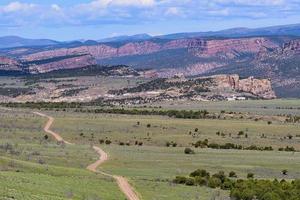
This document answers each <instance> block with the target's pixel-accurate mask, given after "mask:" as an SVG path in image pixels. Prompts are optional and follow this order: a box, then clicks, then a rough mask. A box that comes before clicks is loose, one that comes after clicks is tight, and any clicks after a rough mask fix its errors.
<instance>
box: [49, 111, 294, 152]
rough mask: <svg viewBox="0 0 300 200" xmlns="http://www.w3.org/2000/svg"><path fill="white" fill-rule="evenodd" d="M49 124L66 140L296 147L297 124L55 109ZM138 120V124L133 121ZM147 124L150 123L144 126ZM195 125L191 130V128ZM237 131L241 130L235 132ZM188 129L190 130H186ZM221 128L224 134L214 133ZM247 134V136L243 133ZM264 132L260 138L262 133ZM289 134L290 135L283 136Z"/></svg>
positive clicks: (158, 144)
mask: <svg viewBox="0 0 300 200" xmlns="http://www.w3.org/2000/svg"><path fill="white" fill-rule="evenodd" d="M50 115H53V116H55V117H56V119H57V121H56V123H55V124H54V126H53V129H55V130H56V131H58V132H62V133H64V135H65V137H66V138H67V139H69V140H71V141H72V140H76V141H77V140H78V142H83V143H85V142H95V141H96V142H97V141H99V140H100V139H106V138H108V139H110V140H112V141H113V142H115V143H118V142H127V141H129V142H131V143H133V142H134V141H136V140H138V141H143V142H144V144H146V145H152V146H165V144H166V142H171V141H173V142H176V143H177V144H178V146H191V143H195V142H196V141H198V140H204V139H208V140H209V141H211V142H216V143H222V144H225V143H227V142H231V143H235V144H241V145H244V146H250V145H252V144H254V145H259V146H269V145H272V146H273V147H274V148H277V149H278V148H279V147H286V146H294V147H295V148H297V149H299V150H300V137H299V129H300V124H299V123H296V124H292V123H281V122H273V123H272V124H270V125H268V123H267V122H266V121H257V122H256V121H253V120H215V119H174V118H169V117H164V116H135V115H114V114H84V113H59V112H57V113H55V112H50ZM137 122H139V125H138V124H137ZM149 124H150V127H147V126H148V125H149ZM196 128H197V129H198V131H197V132H195V129H196ZM240 131H243V132H244V135H243V136H239V135H238V133H239V132H240ZM190 132H191V133H190ZM216 132H223V133H224V135H223V136H222V135H220V136H218V135H216ZM246 134H247V138H246V137H245V135H246ZM263 135H264V136H265V137H263V138H262V136H263ZM288 135H292V136H293V139H289V138H287V136H288Z"/></svg>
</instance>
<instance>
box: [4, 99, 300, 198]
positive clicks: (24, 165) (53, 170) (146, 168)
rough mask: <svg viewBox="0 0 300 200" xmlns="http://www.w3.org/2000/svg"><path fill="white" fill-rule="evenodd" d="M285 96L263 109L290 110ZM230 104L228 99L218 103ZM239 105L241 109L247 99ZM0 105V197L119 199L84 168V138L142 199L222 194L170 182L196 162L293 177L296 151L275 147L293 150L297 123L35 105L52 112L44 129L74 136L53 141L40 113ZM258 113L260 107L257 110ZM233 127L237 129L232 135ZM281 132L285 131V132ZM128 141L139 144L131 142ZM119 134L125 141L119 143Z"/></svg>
mask: <svg viewBox="0 0 300 200" xmlns="http://www.w3.org/2000/svg"><path fill="white" fill-rule="evenodd" d="M292 102H294V101H289V102H288V103H283V104H280V107H283V105H285V104H286V106H292V109H286V110H284V109H277V107H278V106H276V103H272V101H270V104H268V105H267V108H268V109H267V110H269V109H270V113H271V114H270V115H273V114H275V113H276V112H286V111H289V112H290V113H293V112H295V113H297V112H298V109H297V108H298V105H297V101H296V103H292ZM264 103H266V102H264ZM214 105H216V104H214ZM226 105H227V104H226ZM254 105H255V106H254ZM278 105H279V104H278ZM220 106H221V105H220ZM227 106H228V105H227ZM253 106H254V107H253V110H252V111H253V113H254V112H258V111H259V110H260V109H259V108H260V107H261V106H264V104H263V103H261V104H260V103H258V102H256V103H253ZM212 107H214V106H213V105H212ZM177 108H178V107H177ZM189 108H191V107H189ZM201 108H202V107H201V105H199V109H201ZM215 108H217V109H218V107H217V106H216V107H215ZM233 108H234V106H233V105H232V106H231V107H230V106H228V109H226V110H228V111H231V109H233ZM236 108H237V107H236ZM195 109H196V108H195ZM209 109H210V108H209V107H208V110H209ZM220 109H221V107H220ZM239 109H241V110H240V111H239V112H248V107H247V108H243V109H242V106H240V108H239ZM255 109H257V111H256V110H255ZM0 111H1V112H0V136H1V142H0V145H1V146H0V147H1V148H0V194H1V195H0V199H11V198H12V197H14V198H15V199H49V200H50V199H51V200H52V199H89V200H90V199H95V200H96V199H112V200H119V199H124V197H123V196H122V193H121V192H120V191H119V190H118V187H117V185H116V183H115V182H114V181H113V180H111V179H110V178H107V177H103V176H102V175H95V174H93V173H90V172H88V171H87V170H86V169H85V168H86V166H87V165H88V164H90V163H92V162H93V161H95V160H96V159H97V155H96V154H95V152H94V151H93V150H92V148H91V145H92V144H96V145H98V146H101V147H102V148H103V149H104V150H105V151H106V152H107V153H108V154H109V156H110V160H109V161H108V162H106V163H104V164H103V166H101V168H102V169H103V170H104V171H106V172H109V173H111V174H116V175H122V176H125V177H127V178H128V179H129V181H130V183H131V184H132V185H133V186H134V187H135V188H136V190H137V191H138V192H139V194H140V195H141V196H142V199H143V200H169V199H172V200H173V199H174V200H183V199H191V200H209V199H220V200H221V199H226V198H227V197H228V192H227V191H222V190H220V189H210V188H207V187H190V186H184V185H176V184H173V183H172V179H174V178H175V176H177V175H183V176H185V175H187V174H189V173H190V172H191V171H193V170H196V169H199V168H201V169H206V170H208V171H210V172H211V173H215V172H218V171H220V170H223V171H225V172H226V173H227V174H228V173H229V172H230V171H235V172H236V173H237V175H238V177H239V178H245V177H246V176H247V174H248V173H250V172H251V173H254V174H255V177H256V178H264V179H273V178H278V179H282V178H285V179H299V178H300V172H299V167H300V153H299V152H279V151H277V149H278V148H279V147H285V146H293V147H295V148H296V149H297V150H300V137H299V134H300V133H299V130H300V124H299V123H283V122H280V121H276V120H275V121H272V123H271V124H268V123H267V121H265V120H259V121H254V120H248V119H225V120H223V119H222V120H217V119H174V118H169V117H166V116H138V115H120V114H93V113H89V114H87V113H74V112H72V111H67V112H61V111H59V112H55V111H42V112H45V113H47V114H49V115H51V116H53V117H55V122H54V124H53V127H52V129H53V130H55V131H57V132H59V133H61V135H62V136H63V137H64V138H65V139H66V140H68V141H71V142H73V143H76V144H79V145H77V146H75V145H60V144H57V143H56V142H55V141H54V140H53V139H52V138H51V137H50V138H48V139H45V133H44V132H43V129H42V128H43V125H44V124H45V122H46V119H44V118H41V117H39V116H36V115H34V114H31V113H30V112H31V110H26V109H24V110H14V111H3V110H0ZM271 111H272V112H271ZM268 112H269V111H268ZM260 114H264V115H266V112H265V110H264V112H263V113H260ZM277 114H280V113H277ZM281 114H283V113H281ZM196 129H197V131H196ZM240 131H243V133H244V134H243V135H238V133H239V132H240ZM216 132H222V133H224V134H223V135H217V134H216ZM245 135H247V137H246V136H245ZM288 135H292V136H293V137H292V138H291V139H289V138H288V137H287V136H288ZM262 136H264V137H262ZM204 139H208V140H209V142H215V143H218V144H225V143H227V142H231V143H234V144H241V145H243V146H250V145H252V144H255V145H258V146H272V147H273V148H274V149H275V150H274V151H250V150H216V149H200V148H198V149H195V148H193V147H192V143H195V142H196V141H198V140H204ZM100 140H111V141H112V144H111V145H105V144H100V142H99V141H100ZM135 141H139V142H142V143H143V145H142V146H135V145H134V143H135ZM171 141H172V142H176V143H177V146H176V147H166V142H171ZM122 142H124V143H126V142H128V143H130V146H126V145H124V146H121V145H119V144H120V143H122ZM8 144H9V145H8ZM185 147H191V148H193V150H194V151H195V154H194V155H186V154H184V148H185ZM283 169H286V170H288V175H282V174H281V171H282V170H283Z"/></svg>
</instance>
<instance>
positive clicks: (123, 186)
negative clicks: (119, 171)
mask: <svg viewBox="0 0 300 200" xmlns="http://www.w3.org/2000/svg"><path fill="white" fill-rule="evenodd" d="M33 113H34V114H36V115H39V116H41V117H46V118H48V121H47V123H46V125H45V126H44V131H45V132H46V133H49V134H51V135H52V136H53V137H54V138H55V139H56V140H57V141H59V142H64V143H66V144H72V143H70V142H68V141H66V140H64V139H63V138H62V137H61V136H60V135H59V134H58V133H56V132H54V131H52V130H51V129H50V127H51V125H52V124H53V122H54V118H53V117H51V116H48V115H46V114H43V113H40V112H33ZM93 149H94V150H95V151H96V152H97V154H99V159H98V160H97V161H96V162H94V163H92V164H90V165H89V166H88V167H87V169H88V170H89V171H92V172H95V173H101V174H103V175H105V176H109V177H112V178H114V179H115V180H116V182H117V183H118V186H119V188H120V190H121V191H122V192H123V193H124V195H125V196H126V197H127V199H128V200H139V197H138V195H137V193H136V192H135V190H134V188H133V187H132V186H131V185H130V184H129V183H128V181H127V179H126V178H124V177H122V176H116V175H111V174H107V173H105V172H102V171H98V170H97V168H98V167H99V166H100V165H101V164H102V163H104V162H105V161H107V160H108V155H107V153H106V152H105V151H103V150H102V149H101V148H100V147H97V146H93Z"/></svg>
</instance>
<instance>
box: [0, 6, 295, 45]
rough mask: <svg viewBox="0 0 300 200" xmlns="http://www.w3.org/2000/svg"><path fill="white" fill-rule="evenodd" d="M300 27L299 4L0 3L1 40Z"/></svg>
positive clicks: (70, 38)
mask: <svg viewBox="0 0 300 200" xmlns="http://www.w3.org/2000/svg"><path fill="white" fill-rule="evenodd" d="M294 23H300V0H19V1H9V0H0V36H4V35H19V36H23V37H28V38H50V39H56V40H74V39H81V38H82V39H100V38H105V37H111V36H117V35H132V34H138V33H148V34H151V35H161V34H167V33H175V32H196V31H210V30H221V29H226V28H232V27H250V28H252V27H264V26H272V25H281V24H294Z"/></svg>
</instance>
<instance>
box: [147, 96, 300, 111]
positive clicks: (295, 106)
mask: <svg viewBox="0 0 300 200" xmlns="http://www.w3.org/2000/svg"><path fill="white" fill-rule="evenodd" d="M151 106H160V107H162V108H164V109H186V110H190V109H192V110H201V109H206V110H208V111H211V112H220V111H221V110H225V111H233V112H247V113H252V114H261V115H283V114H292V115H300V100H299V99H274V100H248V101H221V102H218V101H216V102H195V101H190V102H186V101H177V102H164V103H157V104H155V103H154V104H151Z"/></svg>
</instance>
